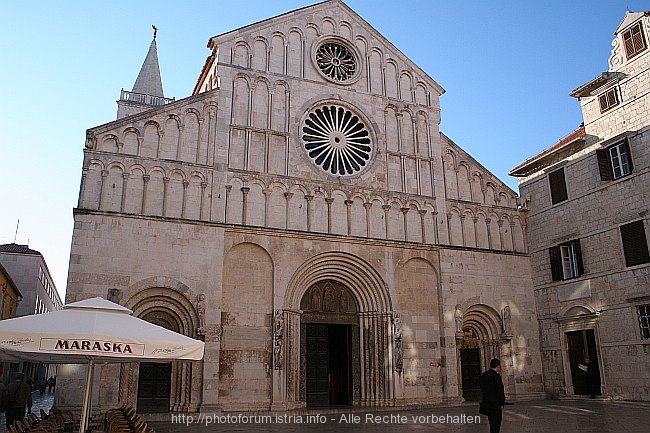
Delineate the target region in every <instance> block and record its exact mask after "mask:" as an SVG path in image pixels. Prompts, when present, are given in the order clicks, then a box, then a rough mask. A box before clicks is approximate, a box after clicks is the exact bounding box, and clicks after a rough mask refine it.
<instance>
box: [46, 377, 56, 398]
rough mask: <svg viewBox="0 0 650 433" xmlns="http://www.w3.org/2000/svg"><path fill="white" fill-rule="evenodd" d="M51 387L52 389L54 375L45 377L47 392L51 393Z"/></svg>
mask: <svg viewBox="0 0 650 433" xmlns="http://www.w3.org/2000/svg"><path fill="white" fill-rule="evenodd" d="M53 389H54V377H52V376H50V378H49V379H47V393H48V394H51V393H52V390H53Z"/></svg>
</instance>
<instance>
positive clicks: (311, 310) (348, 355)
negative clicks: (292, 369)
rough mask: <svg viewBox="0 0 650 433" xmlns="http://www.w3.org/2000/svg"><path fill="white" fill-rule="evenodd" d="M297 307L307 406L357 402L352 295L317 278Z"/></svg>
mask: <svg viewBox="0 0 650 433" xmlns="http://www.w3.org/2000/svg"><path fill="white" fill-rule="evenodd" d="M300 309H301V310H302V311H303V313H302V318H301V336H302V341H301V344H300V347H301V356H300V358H301V363H300V368H301V371H302V372H303V374H302V375H301V376H303V377H304V380H305V393H306V401H307V407H322V406H348V405H352V404H353V402H354V401H357V402H358V401H359V395H358V390H359V388H360V374H359V372H360V368H359V350H358V348H359V319H358V317H357V312H358V307H357V304H356V301H355V300H354V297H353V296H352V294H351V293H350V292H349V290H348V289H346V288H345V286H343V285H342V284H340V283H337V282H336V281H331V280H326V281H321V282H318V283H316V284H314V285H312V286H311V287H310V288H309V290H307V291H306V292H305V294H304V295H303V297H302V300H301V302H300ZM355 389H356V390H357V392H356V393H355V391H354V390H355Z"/></svg>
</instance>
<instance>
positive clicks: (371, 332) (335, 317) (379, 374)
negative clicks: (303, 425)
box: [274, 252, 395, 408]
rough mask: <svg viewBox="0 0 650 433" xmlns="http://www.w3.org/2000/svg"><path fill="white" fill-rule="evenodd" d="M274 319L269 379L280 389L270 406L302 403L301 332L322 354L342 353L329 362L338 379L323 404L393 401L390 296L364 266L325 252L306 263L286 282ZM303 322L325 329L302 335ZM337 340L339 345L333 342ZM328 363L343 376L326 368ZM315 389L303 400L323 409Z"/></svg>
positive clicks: (353, 258)
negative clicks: (276, 338)
mask: <svg viewBox="0 0 650 433" xmlns="http://www.w3.org/2000/svg"><path fill="white" fill-rule="evenodd" d="M303 307H304V309H303ZM280 314H281V315H282V317H283V335H282V338H281V339H280V342H281V344H280V345H279V346H276V348H277V349H279V350H278V356H277V358H276V360H275V363H274V364H275V369H276V378H277V379H276V380H277V381H278V383H280V384H281V387H278V389H277V392H274V404H276V405H277V407H286V408H301V407H305V406H307V404H308V398H307V386H308V383H307V366H308V365H313V364H308V363H307V360H306V357H307V335H308V334H309V336H310V339H313V340H314V343H311V344H312V346H313V345H314V344H317V343H316V341H317V340H319V339H320V344H321V345H322V346H324V345H328V347H327V350H328V351H329V352H341V353H337V354H336V355H337V356H339V358H338V359H332V360H331V361H328V362H331V365H330V366H329V367H327V368H328V371H329V374H330V376H331V375H332V373H333V372H334V373H335V375H336V380H337V381H338V383H336V384H333V383H331V382H330V380H331V379H328V382H327V383H328V388H327V403H328V404H333V403H334V404H339V403H337V402H341V401H342V402H344V403H347V404H352V405H353V406H357V405H358V406H390V405H393V404H394V402H395V382H394V374H395V373H394V368H395V366H394V360H393V347H392V341H393V327H392V317H393V312H392V310H391V299H390V295H389V293H388V288H387V286H386V284H385V283H384V282H383V281H382V279H381V276H380V275H379V274H378V273H377V271H376V270H375V269H373V267H372V266H370V265H369V264H368V263H367V262H365V261H364V260H363V259H361V258H359V257H357V256H355V255H353V254H349V253H344V252H327V253H323V254H319V255H317V256H314V257H312V258H310V259H309V260H306V261H305V262H304V263H303V264H302V265H301V266H300V267H299V268H298V269H297V270H296V272H295V273H294V275H293V276H292V277H291V280H290V282H289V284H288V287H287V292H286V294H285V300H284V306H283V309H282V310H281V313H280ZM309 325H327V329H326V328H325V327H324V326H320V327H319V326H313V327H312V326H310V327H309V330H308V329H307V326H309ZM330 334H331V335H330ZM312 335H313V337H312ZM337 339H338V340H345V342H344V343H341V342H338V343H337V342H336V340H337ZM276 343H277V342H276ZM330 344H331V346H330ZM342 348H343V349H344V350H343V351H342V350H341V349H342ZM345 349H347V350H348V351H347V352H345ZM312 356H314V357H315V356H318V355H316V354H314V355H312ZM328 356H329V355H328ZM332 366H334V367H337V368H339V367H340V368H341V370H342V371H333V369H332ZM323 367H324V366H321V367H320V368H321V369H322V368H323ZM315 374H316V373H315ZM350 375H351V379H348V378H349V376H350ZM315 377H316V380H318V379H317V378H318V376H315ZM350 381H351V385H350ZM330 384H331V385H330ZM310 386H317V385H316V384H315V383H310ZM321 386H322V387H324V386H325V385H324V382H321ZM330 387H331V388H330ZM350 387H351V388H352V389H351V391H350ZM330 389H331V390H332V393H333V394H332V395H333V396H332V397H330ZM310 392H311V391H310ZM321 392H322V393H323V394H321V395H320V396H316V395H314V396H311V395H310V398H309V403H310V404H311V403H312V402H314V404H317V403H315V402H317V401H318V402H321V403H320V404H323V403H324V402H325V391H324V390H321ZM337 393H338V395H337V396H336V395H334V394H337ZM332 402H333V403H332Z"/></svg>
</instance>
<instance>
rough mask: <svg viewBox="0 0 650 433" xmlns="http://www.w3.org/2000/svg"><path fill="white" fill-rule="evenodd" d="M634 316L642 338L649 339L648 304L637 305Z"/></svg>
mask: <svg viewBox="0 0 650 433" xmlns="http://www.w3.org/2000/svg"><path fill="white" fill-rule="evenodd" d="M636 316H637V319H638V320H639V332H640V333H641V339H642V340H650V304H645V305H637V306H636Z"/></svg>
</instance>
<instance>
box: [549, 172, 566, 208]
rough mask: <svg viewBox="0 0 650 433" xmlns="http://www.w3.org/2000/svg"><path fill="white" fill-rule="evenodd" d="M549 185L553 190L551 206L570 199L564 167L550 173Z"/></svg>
mask: <svg viewBox="0 0 650 433" xmlns="http://www.w3.org/2000/svg"><path fill="white" fill-rule="evenodd" d="M560 174H561V175H560ZM548 184H549V188H550V190H551V205H556V204H558V203H562V202H564V201H567V200H568V199H569V193H568V190H567V185H566V174H565V171H564V167H560V168H557V169H555V170H553V171H551V172H549V174H548Z"/></svg>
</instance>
